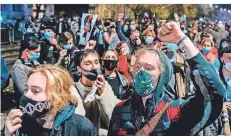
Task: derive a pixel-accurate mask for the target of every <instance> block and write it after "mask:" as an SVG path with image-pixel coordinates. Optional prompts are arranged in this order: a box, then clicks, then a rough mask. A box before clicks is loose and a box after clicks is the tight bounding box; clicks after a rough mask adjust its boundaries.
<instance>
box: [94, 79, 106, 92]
mask: <svg viewBox="0 0 231 136" xmlns="http://www.w3.org/2000/svg"><path fill="white" fill-rule="evenodd" d="M96 86H97V87H98V92H97V94H98V95H101V94H102V93H103V91H104V86H105V79H104V77H103V75H98V76H97V79H96Z"/></svg>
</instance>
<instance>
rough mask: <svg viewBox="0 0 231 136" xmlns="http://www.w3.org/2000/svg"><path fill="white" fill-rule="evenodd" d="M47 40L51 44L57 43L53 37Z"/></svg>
mask: <svg viewBox="0 0 231 136" xmlns="http://www.w3.org/2000/svg"><path fill="white" fill-rule="evenodd" d="M49 42H50V44H52V45H57V44H58V42H57V40H56V39H55V38H52V39H50V40H49Z"/></svg>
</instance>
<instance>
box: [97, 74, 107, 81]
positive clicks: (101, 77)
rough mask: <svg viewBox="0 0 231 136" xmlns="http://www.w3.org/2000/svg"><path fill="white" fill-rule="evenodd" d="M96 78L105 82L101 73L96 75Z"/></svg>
mask: <svg viewBox="0 0 231 136" xmlns="http://www.w3.org/2000/svg"><path fill="white" fill-rule="evenodd" d="M97 78H98V79H99V80H100V81H101V82H105V79H104V76H103V75H98V76H97Z"/></svg>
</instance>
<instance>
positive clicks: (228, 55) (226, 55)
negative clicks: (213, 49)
mask: <svg viewBox="0 0 231 136" xmlns="http://www.w3.org/2000/svg"><path fill="white" fill-rule="evenodd" d="M223 56H224V57H229V58H231V53H224V54H223Z"/></svg>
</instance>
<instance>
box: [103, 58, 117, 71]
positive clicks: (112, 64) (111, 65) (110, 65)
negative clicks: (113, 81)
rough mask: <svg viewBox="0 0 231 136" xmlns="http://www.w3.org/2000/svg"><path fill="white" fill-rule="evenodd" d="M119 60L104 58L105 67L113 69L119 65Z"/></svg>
mask: <svg viewBox="0 0 231 136" xmlns="http://www.w3.org/2000/svg"><path fill="white" fill-rule="evenodd" d="M117 63H118V60H104V67H105V68H106V69H107V70H108V71H112V70H114V69H115V68H116V67H117Z"/></svg>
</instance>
